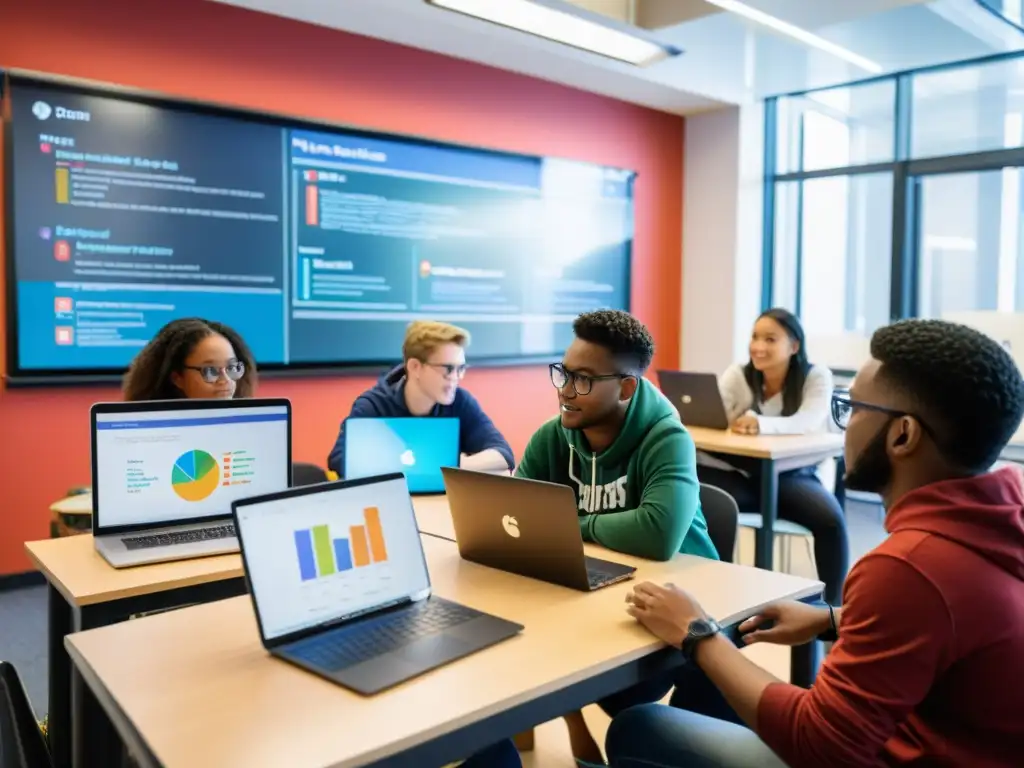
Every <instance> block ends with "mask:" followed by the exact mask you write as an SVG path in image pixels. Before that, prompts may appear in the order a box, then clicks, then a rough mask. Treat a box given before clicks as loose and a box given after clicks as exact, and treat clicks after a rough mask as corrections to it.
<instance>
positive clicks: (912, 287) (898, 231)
mask: <svg viewBox="0 0 1024 768" xmlns="http://www.w3.org/2000/svg"><path fill="white" fill-rule="evenodd" d="M1014 59H1024V51H1013V52H1008V53H999V54H995V55H992V56H986V57H983V58H978V59H973V60H970V61H961V62H953V63H949V64H939V65H935V66H931V67H923V68H920V69H913V70H907V71H903V72H894V73H891V74H888V75H882V76H879V77H872V78H867V79H864V80H857V81H855V82H850V83H845V84H843V85H837V86H829V87H827V88H815V89H811V90H806V91H797V92H793V93H785V94H778V95H777V96H773V97H771V98H768V99H766V100H765V103H764V187H763V198H762V215H763V219H762V241H761V247H762V254H761V309H762V310H766V309H769V308H770V307H772V306H773V297H774V295H775V280H776V274H775V271H776V263H777V262H776V254H775V242H776V231H775V230H776V213H777V200H776V190H777V189H778V185H779V184H780V183H783V182H798V183H799V184H800V186H799V187H798V193H797V194H798V198H802V195H803V182H805V181H807V180H809V179H820V178H828V177H836V176H857V175H862V174H869V173H884V172H888V173H891V174H892V183H893V191H892V251H891V260H892V263H891V271H890V278H889V285H890V296H889V320H890V322H895V321H897V320H902V319H904V318H909V317H916V316H917V313H918V306H917V304H918V301H917V296H918V277H919V275H918V250H919V249H918V246H919V244H920V232H919V231H918V228H919V227H918V223H919V220H920V217H919V216H918V212H919V209H920V193H921V191H920V180H921V178H922V177H925V176H931V175H945V174H950V173H963V172H980V171H991V170H999V169H1002V168H1007V167H1020V168H1024V146H1021V147H1014V148H1010V149H995V150H986V151H982V152H972V153H969V154H955V155H945V156H940V157H928V158H922V159H918V160H914V159H911V158H910V149H911V126H912V124H913V103H912V94H913V81H914V77H915V76H916V75H919V74H924V73H928V74H931V73H935V72H941V71H948V70H955V69H965V68H969V67H979V66H984V65H986V64H993V63H996V62H1002V61H1012V60H1014ZM885 81H894V82H895V89H894V90H895V104H894V116H893V146H894V157H893V160H892V161H887V162H876V163H866V164H857V165H850V166H844V167H841V168H825V169H818V170H810V171H805V170H803V168H802V165H803V157H802V155H803V151H802V150H803V146H802V145H803V121H801V128H800V137H799V144H800V146H799V147H798V148H797V150H798V151H799V153H800V165H801V169H800V170H798V171H789V172H781V173H780V172H779V170H778V140H779V136H780V131H781V126H780V125H779V122H780V121H779V100H780V99H787V98H800V97H805V96H807V95H808V94H812V93H817V92H822V91H829V90H837V89H840V88H852V87H856V86H861V85H868V84H872V83H880V82H885ZM802 226H803V207H802V206H799V207H798V210H797V228H798V230H799V228H801V227H802ZM795 260H796V264H795V270H796V278H795V279H796V294H795V303H796V306H795V307H792V308H791V309H793V311H794V313H795V314H796V315H797V316H799V315H800V311H801V306H800V302H801V299H800V287H801V283H802V272H803V259H802V254H801V253H800V249H799V248H798V249H797V253H796V256H795ZM836 373H837V374H839V375H844V376H845V375H853V374H854V373H855V371H850V370H842V369H837V370H836Z"/></svg>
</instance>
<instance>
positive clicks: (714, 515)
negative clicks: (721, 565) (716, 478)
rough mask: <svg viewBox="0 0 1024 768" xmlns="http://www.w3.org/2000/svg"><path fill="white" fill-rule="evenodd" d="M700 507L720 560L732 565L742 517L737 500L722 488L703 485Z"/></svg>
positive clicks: (701, 486) (701, 487) (701, 485)
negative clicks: (740, 516)
mask: <svg viewBox="0 0 1024 768" xmlns="http://www.w3.org/2000/svg"><path fill="white" fill-rule="evenodd" d="M700 506H701V509H702V510H703V511H704V519H705V520H706V521H707V524H708V534H709V535H710V536H711V543H712V544H714V545H715V549H717V550H718V557H719V559H720V560H722V561H723V562H726V563H731V562H732V555H733V551H734V550H735V548H736V530H737V528H738V527H739V523H738V522H737V521H738V520H739V515H740V508H739V506H738V505H737V504H736V499H734V498H733V497H732V496H731V495H730V494H728V493H726V492H725V491H723V490H722V489H721V488H716V487H715V486H713V485H707V484H705V483H701V484H700Z"/></svg>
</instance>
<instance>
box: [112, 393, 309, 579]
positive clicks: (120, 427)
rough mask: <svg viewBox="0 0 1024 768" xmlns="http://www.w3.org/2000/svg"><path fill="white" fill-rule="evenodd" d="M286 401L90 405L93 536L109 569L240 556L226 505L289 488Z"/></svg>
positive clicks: (228, 508)
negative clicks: (209, 557)
mask: <svg viewBox="0 0 1024 768" xmlns="http://www.w3.org/2000/svg"><path fill="white" fill-rule="evenodd" d="M291 423H292V421H291V403H290V402H289V401H288V400H284V399H274V400H161V401H155V402H154V401H151V402H135V403H98V404H96V405H94V406H93V407H92V531H93V536H94V537H95V543H96V551H97V552H99V553H100V554H101V555H102V556H103V557H104V558H105V559H106V561H107V562H108V563H110V564H111V565H112V566H114V567H115V568H126V567H129V566H133V565H146V564H148V563H159V562H165V561H168V560H185V559H188V558H193V557H204V556H208V555H221V554H225V553H228V552H237V551H238V539H237V538H235V528H234V524H233V523H232V520H231V502H232V501H234V500H235V499H238V498H241V497H243V496H251V495H253V494H254V493H267V492H270V491H278V490H281V489H284V488H287V487H288V486H289V484H290V481H291V462H292V439H291V435H292V429H291Z"/></svg>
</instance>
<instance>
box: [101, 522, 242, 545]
mask: <svg viewBox="0 0 1024 768" xmlns="http://www.w3.org/2000/svg"><path fill="white" fill-rule="evenodd" d="M234 535H235V526H234V523H228V524H227V525H218V526H214V527H212V528H195V529H193V530H190V531H168V532H166V533H153V534H150V535H148V536H130V537H127V538H124V539H121V542H122V543H123V544H124V545H125V547H127V548H128V549H152V548H153V547H169V546H171V545H174V544H192V543H195V542H197V541H213V540H215V539H230V538H231V537H232V536H234Z"/></svg>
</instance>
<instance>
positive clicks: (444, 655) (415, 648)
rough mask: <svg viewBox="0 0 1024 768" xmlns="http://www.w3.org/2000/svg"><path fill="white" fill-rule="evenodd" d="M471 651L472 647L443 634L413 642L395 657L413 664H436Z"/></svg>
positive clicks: (397, 652) (400, 650)
mask: <svg viewBox="0 0 1024 768" xmlns="http://www.w3.org/2000/svg"><path fill="white" fill-rule="evenodd" d="M472 650H473V646H472V645H470V644H469V643H467V642H464V641H462V640H460V639H459V638H457V637H452V636H451V635H449V634H446V633H444V632H442V633H440V634H437V635H431V636H430V637H423V638H420V639H419V640H414V641H413V642H411V643H410V644H409V645H407V646H405V647H404V648H399V649H398V650H397V651H395V655H396V656H399V657H400V658H402V659H404V660H407V661H411V662H412V663H413V664H416V665H419V664H436V663H438V661H444V660H447V659H455V658H458V657H459V656H463V655H465V654H467V653H469V652H470V651H472Z"/></svg>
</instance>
